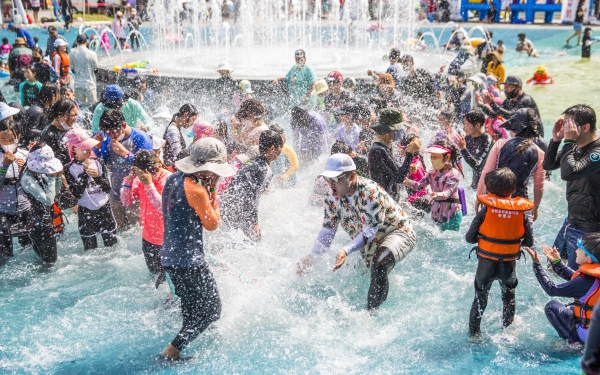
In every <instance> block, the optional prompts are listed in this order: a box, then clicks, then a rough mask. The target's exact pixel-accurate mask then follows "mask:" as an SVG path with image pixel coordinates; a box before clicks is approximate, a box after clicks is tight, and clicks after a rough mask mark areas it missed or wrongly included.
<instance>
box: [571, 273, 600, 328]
mask: <svg viewBox="0 0 600 375" xmlns="http://www.w3.org/2000/svg"><path fill="white" fill-rule="evenodd" d="M583 275H589V276H593V277H595V278H596V280H594V284H593V285H592V287H591V288H590V290H588V292H587V293H586V294H585V295H584V296H583V297H581V298H579V299H578V298H575V302H574V303H573V319H574V320H575V324H580V325H581V326H582V327H583V328H588V327H589V326H590V322H591V321H592V314H593V309H594V306H596V303H598V299H600V264H598V263H593V264H582V265H581V266H580V267H579V269H578V270H577V272H575V273H574V274H573V276H572V277H571V280H573V279H575V278H577V277H580V276H583Z"/></svg>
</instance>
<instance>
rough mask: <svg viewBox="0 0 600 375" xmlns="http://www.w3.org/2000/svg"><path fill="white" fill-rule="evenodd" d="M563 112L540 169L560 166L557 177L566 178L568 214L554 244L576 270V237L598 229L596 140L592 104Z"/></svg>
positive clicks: (599, 148)
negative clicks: (562, 144)
mask: <svg viewBox="0 0 600 375" xmlns="http://www.w3.org/2000/svg"><path fill="white" fill-rule="evenodd" d="M563 115H564V118H561V119H559V120H558V121H556V123H555V124H554V128H553V129H552V139H551V140H550V144H549V145H548V150H547V151H546V156H545V158H544V169H545V170H547V171H549V170H554V169H558V168H559V167H560V175H561V178H562V179H563V180H565V181H567V192H566V193H567V203H568V215H567V218H566V219H565V222H564V224H563V226H562V228H561V229H560V230H559V232H558V236H557V238H556V240H555V241H554V246H555V247H557V248H558V250H559V252H560V253H561V257H562V258H563V259H565V258H566V259H568V260H569V263H568V266H569V267H570V268H572V269H576V268H577V264H576V263H575V250H576V249H577V239H578V238H581V237H583V235H584V234H586V233H590V232H600V173H599V172H600V140H599V139H598V135H597V134H596V112H595V111H594V109H593V108H592V107H590V106H588V105H585V104H577V105H575V106H573V107H570V108H568V109H567V110H566V111H564V112H563ZM563 139H564V146H563V148H562V151H560V152H559V151H558V149H559V147H560V143H561V141H562V140H563Z"/></svg>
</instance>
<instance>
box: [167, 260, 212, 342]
mask: <svg viewBox="0 0 600 375" xmlns="http://www.w3.org/2000/svg"><path fill="white" fill-rule="evenodd" d="M164 268H165V271H166V272H168V273H169V276H170V277H171V281H172V282H173V285H174V286H175V294H177V296H179V298H181V315H182V316H183V327H181V330H180V331H179V333H178V334H177V336H175V338H174V339H173V341H171V345H173V346H174V347H175V348H177V349H178V350H183V349H184V348H185V347H186V346H187V345H189V343H190V342H192V341H193V340H194V339H196V337H198V335H200V334H201V333H202V332H204V330H205V329H206V328H208V326H209V325H210V323H212V322H214V321H217V320H218V319H219V318H220V316H221V299H220V298H219V291H218V290H217V284H216V283H215V279H214V278H213V276H212V273H211V272H210V269H209V268H208V265H206V263H204V264H200V265H192V266H187V267H182V266H166V267H164Z"/></svg>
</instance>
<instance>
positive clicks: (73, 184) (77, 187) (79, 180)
mask: <svg viewBox="0 0 600 375" xmlns="http://www.w3.org/2000/svg"><path fill="white" fill-rule="evenodd" d="M65 178H66V179H67V183H68V184H69V190H71V193H73V195H74V196H75V198H77V199H81V197H82V196H83V193H84V192H85V189H86V188H87V187H88V185H89V183H90V178H89V176H88V175H87V173H85V172H82V173H81V174H80V175H79V176H77V177H75V176H73V174H72V173H71V171H69V169H68V168H65Z"/></svg>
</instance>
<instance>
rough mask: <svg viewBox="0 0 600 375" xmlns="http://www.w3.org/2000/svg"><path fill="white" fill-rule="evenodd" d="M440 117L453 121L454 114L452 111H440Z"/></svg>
mask: <svg viewBox="0 0 600 375" xmlns="http://www.w3.org/2000/svg"><path fill="white" fill-rule="evenodd" d="M440 116H442V117H445V118H447V119H448V120H452V119H453V118H454V112H452V111H440Z"/></svg>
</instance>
